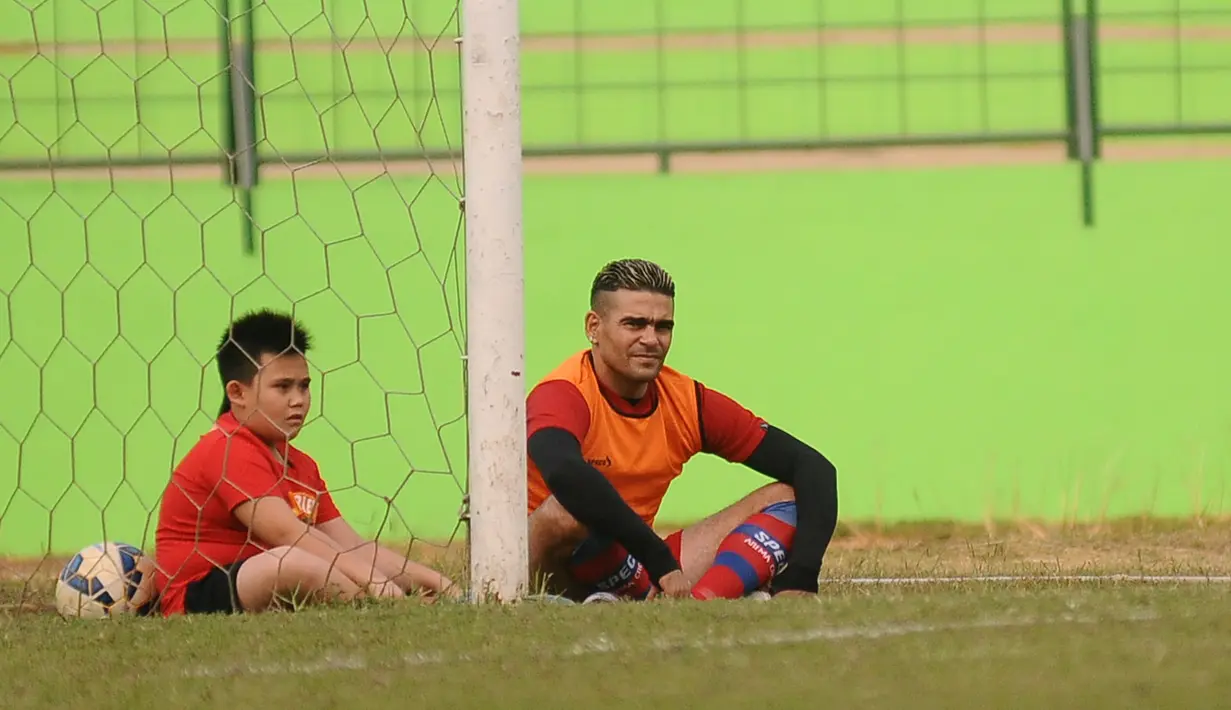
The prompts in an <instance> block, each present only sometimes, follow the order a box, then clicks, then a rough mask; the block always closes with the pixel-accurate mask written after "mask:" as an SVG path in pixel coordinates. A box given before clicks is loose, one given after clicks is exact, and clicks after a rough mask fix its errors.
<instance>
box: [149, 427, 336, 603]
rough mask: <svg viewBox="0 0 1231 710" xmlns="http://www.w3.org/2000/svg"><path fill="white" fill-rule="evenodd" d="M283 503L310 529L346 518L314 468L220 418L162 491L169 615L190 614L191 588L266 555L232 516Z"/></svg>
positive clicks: (161, 549)
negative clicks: (265, 502)
mask: <svg viewBox="0 0 1231 710" xmlns="http://www.w3.org/2000/svg"><path fill="white" fill-rule="evenodd" d="M267 496H272V497H276V498H282V499H283V500H285V501H286V502H287V504H288V505H290V506H291V510H293V511H295V514H296V515H297V516H299V518H300V520H303V521H304V522H306V523H311V524H319V523H324V522H327V521H329V520H333V519H335V518H338V517H340V515H341V513H339V512H338V508H337V506H335V505H334V502H333V498H332V496H331V495H330V494H329V490H328V487H327V486H326V485H325V481H324V480H323V479H322V478H321V474H320V469H319V468H318V467H317V465H316V461H314V460H312V457H311V456H308V455H307V454H305V453H304V452H302V451H300V450H299V449H296V448H295V447H293V446H290V445H289V444H287V447H286V463H285V464H283V462H282V461H281V460H279V457H278V456H277V455H276V454H275V453H274V451H273V450H272V449H271V448H270V447H269V446H267V445H266V444H265V443H264V442H262V441H261V440H260V439H259V438H257V436H256V435H255V434H253V433H252V432H251V431H250V430H248V429H247V428H246V427H244V426H242V425H240V424H239V422H238V421H236V419H235V417H234V415H232V414H230V413H227V414H223V415H222V416H220V417H219V418H218V420H217V422H216V423H215V426H214V427H213V428H212V429H210V431H209V432H208V433H206V434H205V435H204V436H202V437H201V439H200V440H199V441H198V442H197V443H196V445H194V446H193V447H192V450H191V451H189V452H188V455H187V456H185V457H184V459H183V460H182V461H181V462H180V464H179V466H177V467H176V469H175V471H174V473H172V475H171V480H170V482H169V483H168V484H167V487H166V489H165V490H164V492H163V497H162V502H161V504H160V505H159V509H158V528H157V531H156V532H155V535H154V538H155V553H154V559H155V562H156V563H157V566H158V570H157V572H156V573H155V577H154V579H155V582H154V584H155V588H156V589H157V592H158V594H159V609H160V611H161V613H162V614H163V615H164V616H171V615H173V614H182V613H183V612H184V591H185V588H186V587H187V585H188V584H190V583H192V582H194V581H196V580H199V579H201V578H202V577H204V576H205V575H207V574H209V572H210V571H211V570H213V569H214V568H215V567H223V568H225V567H229V566H230V565H232V564H234V563H236V562H239V561H240V560H245V559H247V558H249V557H252V556H253V555H256V554H259V553H260V552H263V551H265V550H267V549H268V546H267V545H265V544H263V543H262V542H261V541H260V540H257V539H255V538H254V537H253V536H252V534H251V533H250V532H249V531H248V529H247V528H246V527H244V525H243V524H242V523H241V522H239V520H238V519H237V518H236V517H235V515H234V514H233V512H232V511H234V510H235V508H236V507H238V506H239V505H240V504H241V503H244V502H247V501H250V500H255V499H257V498H262V497H267Z"/></svg>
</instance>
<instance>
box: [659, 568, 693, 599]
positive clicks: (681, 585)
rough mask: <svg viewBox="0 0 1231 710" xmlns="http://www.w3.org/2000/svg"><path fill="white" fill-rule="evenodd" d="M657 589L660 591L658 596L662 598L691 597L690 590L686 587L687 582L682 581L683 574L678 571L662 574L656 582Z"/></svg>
mask: <svg viewBox="0 0 1231 710" xmlns="http://www.w3.org/2000/svg"><path fill="white" fill-rule="evenodd" d="M658 589H659V590H660V592H659V595H661V596H664V597H674V598H676V599H684V598H687V597H691V596H692V588H691V587H689V586H688V582H687V581H686V580H685V579H684V573H683V572H681V571H680V570H678V569H677V570H675V571H674V572H668V573H667V574H664V575H663V576H662V578H661V579H659V580H658ZM659 595H656V596H659Z"/></svg>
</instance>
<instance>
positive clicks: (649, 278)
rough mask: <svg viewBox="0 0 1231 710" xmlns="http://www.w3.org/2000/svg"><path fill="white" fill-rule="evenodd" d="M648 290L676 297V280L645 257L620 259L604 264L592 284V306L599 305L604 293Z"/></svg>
mask: <svg viewBox="0 0 1231 710" xmlns="http://www.w3.org/2000/svg"><path fill="white" fill-rule="evenodd" d="M616 291H648V292H650V293H659V294H662V295H664V296H668V297H670V298H675V282H674V281H672V280H671V274H668V273H667V271H666V269H664V268H663V267H661V266H659V265H658V264H655V263H654V262H652V261H646V260H645V259H619V260H617V261H612V262H610V263H608V264H607V265H606V266H604V267H603V268H602V269H601V270H600V271H599V272H598V274H597V275H596V276H595V277H594V283H593V284H591V286H590V307H591V308H597V307H598V299H599V297H600V295H601V294H603V293H615V292H616Z"/></svg>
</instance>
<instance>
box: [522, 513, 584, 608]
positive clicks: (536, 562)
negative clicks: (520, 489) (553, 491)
mask: <svg viewBox="0 0 1231 710" xmlns="http://www.w3.org/2000/svg"><path fill="white" fill-rule="evenodd" d="M528 524H529V527H530V530H529V534H530V540H529V542H530V545H529V547H530V550H529V552H530V577H531V580H532V583H535V584H538V583H540V582H546V583H547V586H548V588H549V589H550V590H552V591H554V592H556V593H563V592H564V591H565V590H566V589H567V588H568V587H570V586H571V578H570V576H569V574H568V570H567V565H568V558H569V556H570V555H571V554H572V551H573V550H574V549H575V548H576V547H577V546H578V545H580V544H581V542H582V540H585V539H586V537H587V536H588V535H589V534H590V533H589V531H588V530H587V529H586V527H585V526H584V525H582V524H581V523H579V522H577V519H576V518H574V517H573V516H572V515H571V514H570V513H569V512H568V511H567V510H565V509H564V506H562V505H560V502H559V501H558V500H556V498H555V496H551V497H549V498H548V499H547V500H545V501H543V504H542V505H540V506H539V507H538V508H536V509H535V511H534V512H533V513H531V514H530V519H529V521H528Z"/></svg>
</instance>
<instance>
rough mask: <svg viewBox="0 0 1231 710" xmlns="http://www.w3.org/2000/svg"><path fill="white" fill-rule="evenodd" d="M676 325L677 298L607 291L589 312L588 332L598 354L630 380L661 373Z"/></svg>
mask: <svg viewBox="0 0 1231 710" xmlns="http://www.w3.org/2000/svg"><path fill="white" fill-rule="evenodd" d="M674 328H675V300H674V299H672V298H671V297H670V296H664V295H662V294H660V293H649V292H646V291H616V292H614V293H604V294H601V295H600V296H599V302H598V304H597V308H596V309H595V310H592V311H590V312H589V313H587V314H586V335H587V336H589V338H590V340H591V341H592V342H594V344H595V348H594V353H595V355H596V356H598V357H600V358H602V360H603V363H604V364H605V365H607V367H608V368H609V369H611V370H612V371H614V372H615V373H616V374H617V375H619V376H621V377H622V378H624V379H626V380H628V381H630V382H650V381H652V380H653V379H654V378H655V377H657V376H658V371H659V370H661V369H662V366H663V361H664V360H666V358H667V351H668V350H670V349H671V333H672V330H673V329H674Z"/></svg>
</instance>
